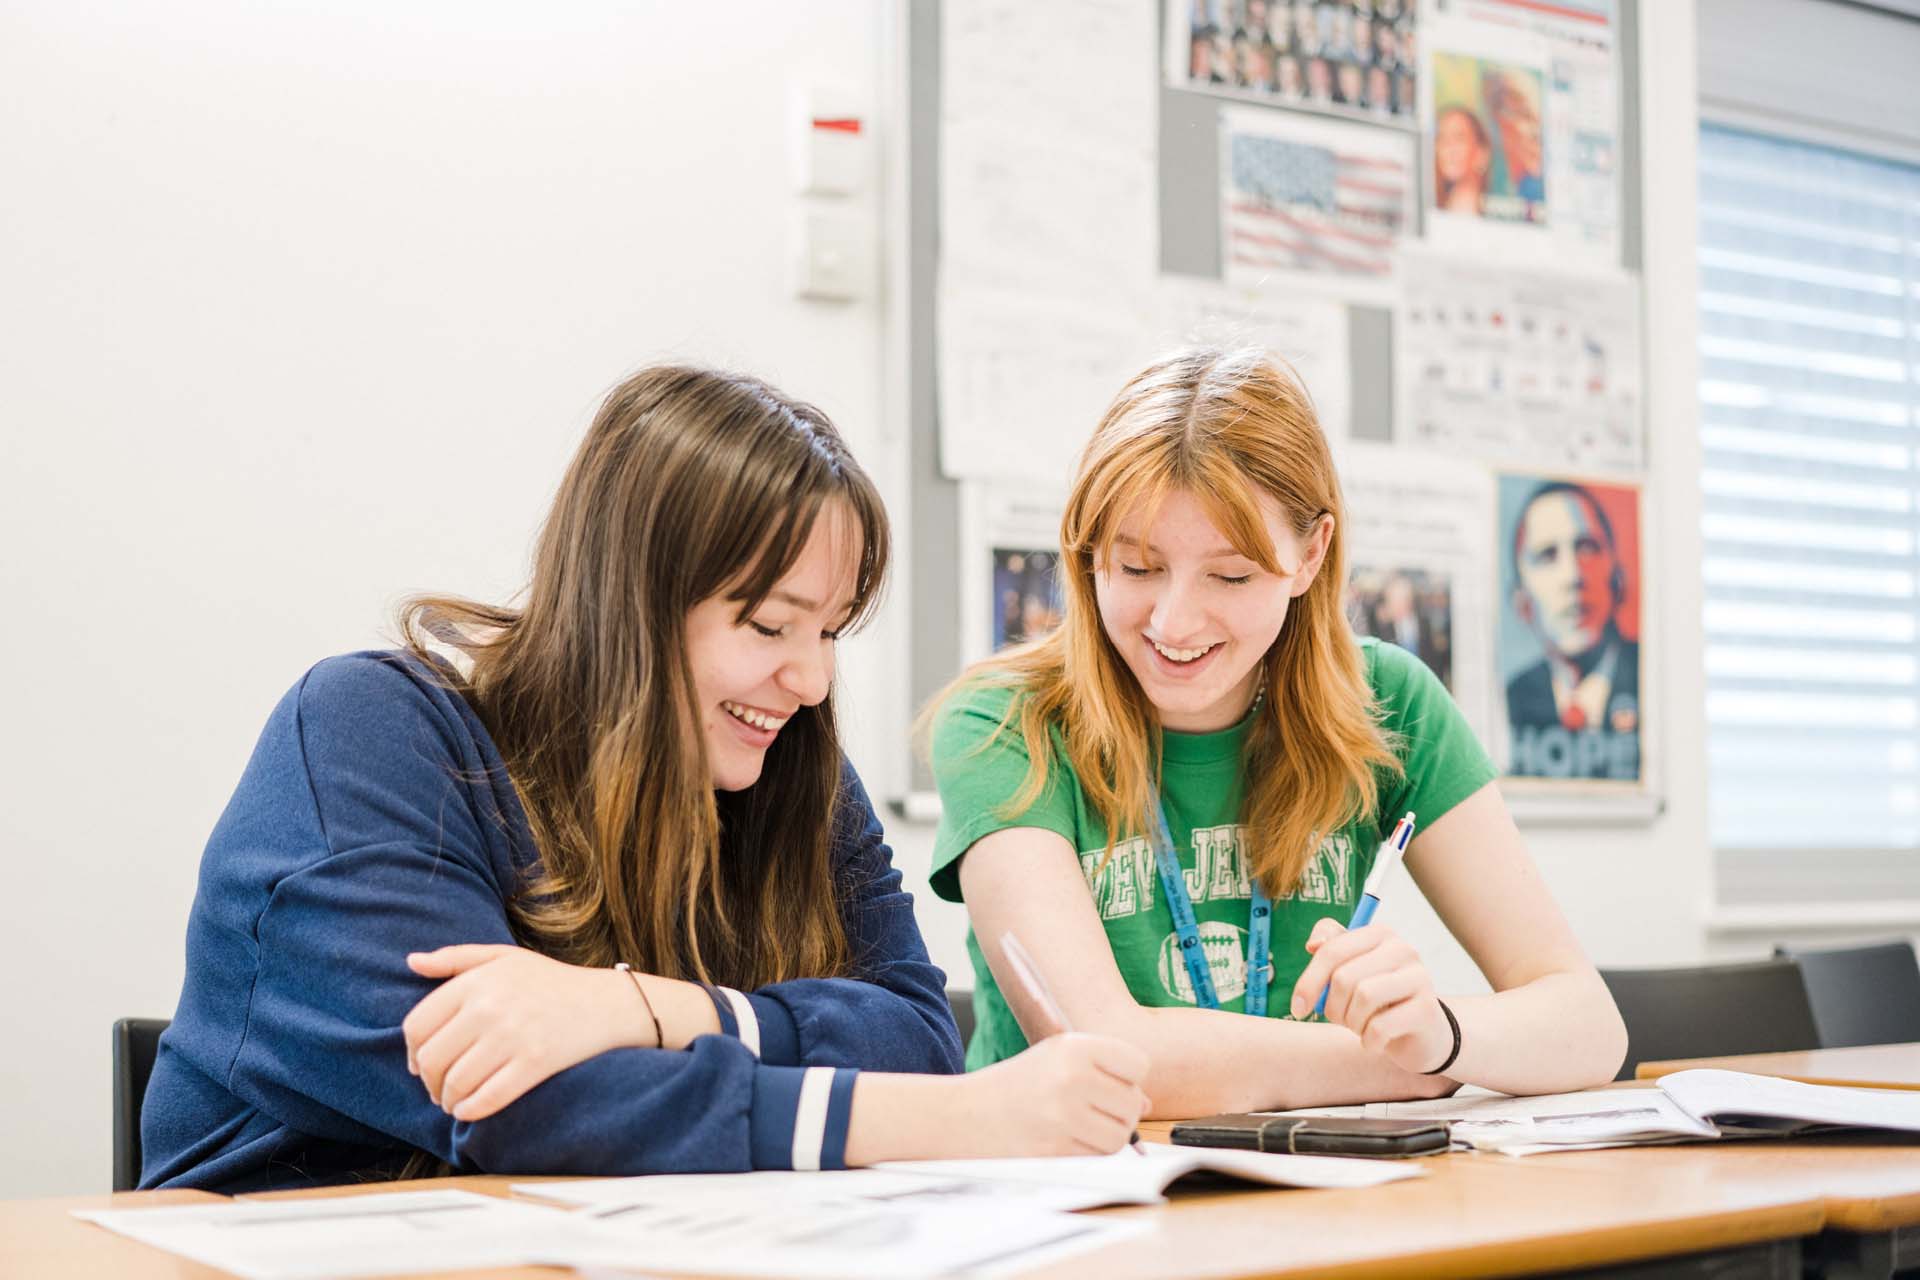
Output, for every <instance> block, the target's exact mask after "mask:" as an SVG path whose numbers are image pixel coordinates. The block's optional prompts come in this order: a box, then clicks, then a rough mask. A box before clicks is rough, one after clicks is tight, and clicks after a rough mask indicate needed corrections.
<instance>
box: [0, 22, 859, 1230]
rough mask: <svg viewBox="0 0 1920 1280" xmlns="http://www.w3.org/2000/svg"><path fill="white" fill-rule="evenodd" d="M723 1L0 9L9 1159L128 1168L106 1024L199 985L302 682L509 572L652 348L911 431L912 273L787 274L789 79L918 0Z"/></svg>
mask: <svg viewBox="0 0 1920 1280" xmlns="http://www.w3.org/2000/svg"><path fill="white" fill-rule="evenodd" d="M718 16H719V15H718V14H717V12H716V11H713V10H711V9H709V7H708V6H705V5H667V4H647V5H632V4H625V3H620V2H618V0H570V3H568V4H564V5H528V4H519V3H507V2H505V0H489V2H486V3H475V2H473V0H464V2H462V3H457V4H456V3H453V2H452V0H413V2H411V3H402V4H395V3H392V2H391V0H379V2H375V0H331V3H328V4H319V5H259V4H252V3H246V2H244V0H180V2H179V3H174V4H168V5H128V4H105V3H97V2H94V0H14V2H13V3H11V4H9V5H7V6H6V7H5V10H4V12H0V85H4V86H5V90H4V96H5V100H6V106H5V108H4V110H0V172H3V173H5V174H6V175H7V176H6V185H7V189H8V194H7V196H6V198H5V199H4V200H0V548H4V549H3V550H0V600H4V601H5V602H6V620H7V625H6V626H5V628H4V631H3V632H0V670H4V672H5V677H6V688H5V693H4V694H3V695H0V723H3V724H4V727H5V732H3V733H0V780H4V782H3V783H0V785H3V786H4V794H5V803H4V804H0V866H3V867H4V869H5V876H6V881H7V888H8V896H9V899H10V901H11V903H12V909H11V910H10V911H9V912H8V926H7V928H6V929H5V930H0V984H3V985H0V990H4V992H5V1002H4V1019H5V1025H6V1027H7V1033H6V1035H5V1041H6V1044H7V1052H5V1053H4V1054H0V1150H5V1151H6V1152H7V1153H8V1156H9V1158H8V1159H7V1160H6V1161H5V1162H4V1164H0V1197H5V1196H25V1195H51V1194H60V1193H68V1192H85V1191H94V1190H104V1189H105V1188H106V1185H107V1180H108V1152H109V1136H108V1135H109V1129H108V1114H109V1113H108V1097H109V1087H108V1082H109V1075H108V1034H107V1032H108V1027H109V1025H110V1023H111V1022H112V1020H113V1019H114V1018H115V1017H118V1016H122V1015H129V1014H141V1015H168V1014H170V1013H171V1011H172V1009H173V1004H174V1000H175V998H176V996H177V994H178V990H179V985H180V978H181V964H182V938H183V936H184V924H185V920H186V912H187V907H188V904H189V902H190V900H191V896H192V893H193V886H194V873H195V867H196V864H197V861H198V857H199V853H200V849H201V845H202V843H203V842H204V840H205V838H206V833H207V831H208V830H209V829H210V828H211V826H212V825H213V822H214V819H215V817H216V816H217V815H218V813H219V811H220V808H221V806H222V805H223V804H224V802H225V800H226V797H227V795H228V794H229V792H230V790H231V788H232V786H233V784H234V781H235V780H236V778H237V777H238V775H239V772H240V769H241V767H242V765H243V764H244V762H245V760H246V757H247V753H248V751H249V750H250V748H251V746H252V743H253V739H254V736H255V734H256V733H257V732H258V730H259V727H260V725H261V724H262V722H263V721H264V719H265V717H266V714H267V712H268V711H269V709H270V708H271V707H272V705H273V703H274V702H275V700H276V699H277V698H278V697H279V695H280V694H281V693H282V692H283V691H284V690H285V689H286V688H287V687H288V686H289V685H290V684H291V683H292V682H293V681H294V679H295V678H296V677H297V676H298V675H299V674H300V672H301V671H302V670H303V669H304V668H305V667H306V666H308V665H309V664H310V663H312V662H313V661H315V660H316V659H318V658H320V657H323V656H325V655H326V654H328V653H332V652H337V651H340V650H344V649H348V648H353V647H358V646H361V645H366V644H371V643H377V642H379V641H380V639H381V637H382V635H383V633H384V630H385V627H386V620H387V617H388V615H389V613H390V612H391V607H392V605H393V604H394V602H395V601H396V600H397V599H398V598H399V597H400V596H402V595H403V594H405V593H407V592H409V591H412V590H416V589H422V588H435V589H445V590H452V591H459V592H467V593H473V594H477V595H480V596H487V597H498V596H502V595H504V594H505V593H507V592H509V591H511V590H512V589H513V588H514V587H516V586H517V585H518V584H519V582H520V581H521V578H522V575H523V573H524V570H525V564H526V555H527V551H528V549H529V545H530V540H531V537H532V534H533V532H534V529H535V525H536V522H537V521H538V519H539V517H540V515H541V513H542V512H543V510H544V508H545V504H546V502H547V500H548V498H549V496H550V494H551V492H552V489H553V486H554V484H555V483H556V482H557V481H558V479H559V474H560V471H561V468H562V467H563V466H564V464H565V462H566V459H567V458H568V456H569V454H570V452H571V449H572V447H573V445H574V443H575V442H576V440H577V439H578V436H579V433H580V431H581V429H582V428H583V426H584V425H585V422H586V419H587V416H588V415H589V414H590V412H591V410H592V408H593V407H594V405H595V403H596V402H597V400H598V398H599V396H600V394H601V393H602V392H603V391H604V390H605V389H606V388H607V387H608V386H610V385H611V384H612V383H613V382H615V381H617V380H618V379H619V378H620V377H621V376H622V375H623V374H624V373H625V372H626V371H627V370H629V369H631V368H633V367H635V366H637V365H639V364H641V363H643V362H646V361H648V360H651V359H654V358H657V357H661V356H666V355H673V356H689V357H695V358H699V359H703V360H707V361H713V362H719V363H726V364H733V365H737V366H740V367H744V368H748V369H750V370H752V371H755V372H758V373H761V374H764V375H766V376H768V377H770V378H771V379H772V380H774V381H775V382H776V383H778V384H779V385H781V386H783V387H785V388H787V389H788V390H790V391H792V392H794V393H796V394H799V395H803V396H806V397H808V398H811V399H813V400H815V401H816V402H818V403H819V404H820V405H821V406H822V407H823V408H825V409H826V410H827V411H828V412H829V413H830V414H831V415H832V416H833V417H834V418H835V419H836V420H837V421H838V422H839V423H840V424H841V425H842V426H843V428H845V429H846V431H847V432H848V434H849V435H850V437H851V438H852V440H853V443H854V447H855V449H856V451H857V452H859V453H860V454H861V455H862V456H863V457H866V458H868V460H869V463H870V465H873V464H875V463H876V462H877V463H878V464H880V465H879V466H877V467H876V469H879V470H883V471H884V470H885V469H886V467H887V466H888V465H890V464H889V463H888V458H889V457H890V456H891V455H890V454H889V453H888V448H889V447H890V446H889V445H888V444H887V441H886V439H885V435H884V433H883V431H882V428H881V418H882V414H883V401H882V396H883V380H882V376H881V359H882V340H883V327H882V325H883V308H882V306H881V305H880V303H879V302H877V301H867V302H863V303H858V304H849V305H840V304H824V303H809V302H801V301H797V300H795V299H793V298H792V297H791V296H790V295H789V293H788V292H787V289H786V286H785V281H786V278H787V274H786V269H785V268H786V254H787V227H788V219H789V218H790V217H791V215H792V213H793V209H794V206H795V200H794V198H793V197H791V196H789V194H788V191H789V183H788V177H787V174H788V169H787V128H788V124H789V121H788V97H787V93H788V82H789V79H790V78H793V77H802V78H807V79H816V78H817V79H822V80H829V81H833V82H837V83H840V84H843V85H846V86H848V87H850V88H851V89H852V90H853V91H854V92H855V93H856V94H857V95H859V96H860V97H861V98H863V99H864V100H866V101H867V102H869V103H875V102H877V101H878V100H879V99H880V98H881V97H882V96H883V92H884V91H885V89H886V83H885V81H884V79H883V74H884V68H883V62H884V60H883V56H882V41H883V38H884V34H885V29H886V26H887V23H888V21H889V18H888V16H887V13H886V0H809V3H807V4H805V5H794V4H790V3H785V2H784V0H746V2H745V3H735V4H731V5H728V6H726V9H725V16H724V21H723V22H716V18H717V17H718ZM861 205H862V207H863V208H866V209H868V210H869V211H871V210H873V209H875V208H877V207H878V205H879V201H878V200H877V199H876V198H875V196H874V194H873V192H872V190H871V189H870V191H869V194H868V195H867V197H866V198H865V199H864V200H863V201H862V202H861ZM882 639H884V638H882ZM869 643H873V642H869ZM857 653H858V650H856V654H857ZM852 665H854V666H855V667H860V666H862V665H863V664H860V663H858V662H856V663H853V664H852ZM864 665H866V666H868V667H871V666H873V665H874V664H872V663H868V664H864ZM860 680H861V678H860V676H859V675H858V674H856V676H855V682H856V684H859V683H860ZM871 732H872V722H871V721H866V722H863V728H862V729H861V730H860V733H859V734H856V740H855V746H856V750H858V751H860V752H861V753H862V754H872V753H873V748H872V747H871V745H870V744H863V743H862V742H861V738H860V735H861V734H870V733H871Z"/></svg>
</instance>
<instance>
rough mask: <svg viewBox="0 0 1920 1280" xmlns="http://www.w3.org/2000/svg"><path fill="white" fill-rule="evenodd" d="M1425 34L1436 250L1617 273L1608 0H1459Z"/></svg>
mask: <svg viewBox="0 0 1920 1280" xmlns="http://www.w3.org/2000/svg"><path fill="white" fill-rule="evenodd" d="M1423 30H1424V34H1425V36H1426V49H1427V55H1426V63H1427V67H1426V75H1425V78H1424V81H1425V84H1426V86H1427V88H1426V92H1425V94H1424V100H1423V104H1422V105H1423V116H1422V125H1423V132H1424V134H1425V137H1426V140H1427V143H1428V150H1427V154H1428V155H1429V156H1430V157H1431V158H1432V165H1433V169H1432V173H1431V175H1430V176H1431V182H1430V184H1429V190H1430V192H1431V194H1430V196H1429V205H1428V210H1427V238H1428V240H1429V242H1430V243H1432V244H1433V245H1434V246H1436V247H1438V248H1443V249H1448V250H1452V251H1456V252H1461V253H1478V254H1488V253H1497V254H1503V255H1506V256H1507V258H1508V259H1509V260H1512V259H1513V258H1514V257H1515V256H1524V257H1527V258H1529V259H1531V260H1533V261H1538V262H1549V261H1550V262H1553V263H1555V264H1556V265H1558V266H1560V267H1562V268H1573V269H1581V270H1598V271H1604V270H1608V269H1611V268H1613V267H1616V266H1618V265H1619V261H1620V155H1621V146H1620V141H1621V139H1620V64H1619V59H1618V57H1617V53H1616V35H1615V32H1616V21H1615V6H1614V3H1613V0H1556V3H1554V4H1551V5H1545V4H1538V3H1534V2H1533V0H1453V2H1452V3H1449V4H1447V5H1445V6H1444V7H1436V8H1434V9H1433V11H1432V12H1430V13H1429V15H1428V18H1427V21H1426V25H1425V27H1424V29H1423Z"/></svg>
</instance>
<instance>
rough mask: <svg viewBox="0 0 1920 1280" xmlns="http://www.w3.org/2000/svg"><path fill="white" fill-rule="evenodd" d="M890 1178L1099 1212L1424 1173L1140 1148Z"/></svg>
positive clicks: (971, 1163) (898, 1167) (907, 1166)
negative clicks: (1196, 1176) (1214, 1179)
mask: <svg viewBox="0 0 1920 1280" xmlns="http://www.w3.org/2000/svg"><path fill="white" fill-rule="evenodd" d="M877 1167H878V1168H880V1169H883V1170H886V1171H888V1172H896V1173H913V1172H917V1173H929V1174H936V1175H942V1176H952V1177H964V1178H977V1179H985V1180H988V1181H994V1182H1012V1183H1037V1184H1040V1185H1043V1186H1056V1187H1080V1188H1085V1189H1087V1190H1088V1191H1090V1192H1099V1193H1101V1194H1102V1195H1104V1196H1106V1197H1107V1198H1106V1199H1104V1200H1102V1201H1100V1203H1102V1204H1159V1203H1161V1202H1162V1201H1163V1200H1165V1198H1166V1196H1165V1192H1166V1189H1167V1187H1168V1186H1169V1185H1171V1184H1172V1183H1174V1182H1175V1181H1177V1180H1178V1179H1180V1178H1182V1177H1184V1176H1185V1175H1187V1174H1189V1173H1195V1172H1198V1171H1201V1170H1208V1171H1212V1172H1216V1173H1224V1174H1228V1175H1230V1176H1232V1177H1236V1178H1242V1179H1245V1180H1246V1181H1248V1182H1256V1183H1261V1184H1264V1185H1266V1186H1273V1187H1375V1186H1380V1185H1382V1184H1384V1183H1388V1182H1398V1181H1401V1180H1402V1179H1405V1178H1417V1177H1420V1176H1421V1175H1422V1174H1424V1173H1425V1170H1423V1169H1421V1168H1420V1167H1419V1166H1418V1165H1402V1164H1394V1163H1392V1162H1386V1161H1379V1160H1357V1159H1346V1158H1343V1157H1338V1156H1293V1155H1274V1154H1268V1153H1264V1152H1259V1151H1228V1150H1222V1149H1220V1148H1217V1147H1171V1146H1166V1145H1163V1144H1160V1143H1148V1144H1146V1154H1145V1155H1142V1154H1140V1153H1139V1152H1136V1151H1132V1150H1126V1151H1116V1152H1115V1153H1114V1154H1112V1155H1109V1156H1061V1157H1056V1158H1052V1159H1014V1160H912V1161H898V1162H892V1163H888V1164H883V1165H879V1166H877Z"/></svg>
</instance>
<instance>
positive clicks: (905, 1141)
mask: <svg viewBox="0 0 1920 1280" xmlns="http://www.w3.org/2000/svg"><path fill="white" fill-rule="evenodd" d="M965 1079H966V1078H965V1077H964V1076H916V1075H893V1074H888V1073H886V1072H881V1071H862V1072H861V1073H860V1074H859V1075H858V1076H857V1077H855V1079H854V1082H853V1103H852V1108H851V1111H850V1112H849V1114H848V1116H847V1164H848V1166H849V1167H856V1166H860V1165H869V1164H876V1163H878V1162H879V1161H882V1160H932V1159H951V1158H957V1157H959V1156H962V1155H969V1154H981V1153H974V1152H966V1151H962V1150H960V1149H959V1145H960V1140H961V1138H962V1137H964V1133H963V1132H962V1131H964V1130H965V1129H966V1128H967V1127H968V1126H966V1125H964V1124H962V1123H960V1119H961V1117H960V1116H959V1115H958V1114H956V1103H957V1097H958V1095H959V1094H960V1093H961V1092H962V1090H961V1087H960V1086H961V1085H962V1084H963V1082H964V1081H965Z"/></svg>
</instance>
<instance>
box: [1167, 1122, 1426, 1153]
mask: <svg viewBox="0 0 1920 1280" xmlns="http://www.w3.org/2000/svg"><path fill="white" fill-rule="evenodd" d="M1173 1140H1174V1143H1175V1144H1176V1145H1179V1146H1184V1147H1236V1148H1239V1149H1240V1150H1243V1151H1277V1152H1286V1153H1290V1154H1293V1155H1321V1156H1365V1157H1369V1158H1371V1159H1376V1160H1389V1159H1397V1158H1400V1157H1403V1156H1430V1155H1437V1154H1439V1153H1440V1152H1442V1151H1445V1150H1446V1149H1447V1146H1448V1144H1449V1142H1450V1141H1451V1137H1450V1134H1449V1132H1448V1129H1447V1122H1446V1121H1444V1120H1373V1119H1361V1118H1358V1117H1355V1118H1351V1119H1350V1118H1347V1117H1344V1116H1260V1115H1225V1116H1207V1117H1205V1118H1204V1119H1200V1120H1183V1121H1181V1122H1180V1123H1179V1124H1176V1125H1174V1126H1173Z"/></svg>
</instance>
